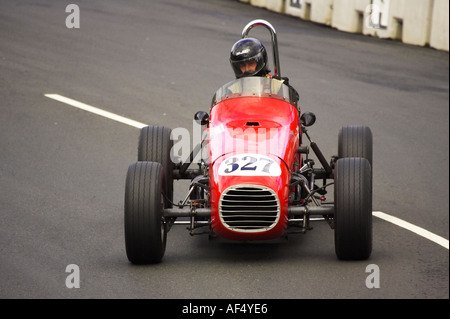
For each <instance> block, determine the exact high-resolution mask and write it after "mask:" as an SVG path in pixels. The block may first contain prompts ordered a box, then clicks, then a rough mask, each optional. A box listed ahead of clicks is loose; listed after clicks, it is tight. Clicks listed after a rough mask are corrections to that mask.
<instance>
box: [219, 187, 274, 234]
mask: <svg viewBox="0 0 450 319" xmlns="http://www.w3.org/2000/svg"><path fill="white" fill-rule="evenodd" d="M219 216H220V219H221V221H222V223H223V224H224V225H225V226H226V227H227V228H229V229H231V230H234V231H238V232H261V231H266V230H269V229H270V228H272V227H274V226H275V225H276V224H277V222H278V219H279V218H280V203H279V200H278V196H277V194H276V193H275V192H274V191H273V190H272V189H270V188H268V187H264V186H257V185H237V186H232V187H229V188H227V189H226V190H225V191H224V192H223V193H222V196H221V197H220V201H219Z"/></svg>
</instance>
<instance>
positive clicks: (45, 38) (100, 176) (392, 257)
mask: <svg viewBox="0 0 450 319" xmlns="http://www.w3.org/2000/svg"><path fill="white" fill-rule="evenodd" d="M76 4H78V5H79V8H80V28H72V29H69V28H67V27H66V23H65V22H66V17H67V16H68V15H69V13H66V12H65V9H66V5H67V4H66V3H65V2H61V1H59V2H58V1H50V0H33V1H31V0H29V1H4V0H0V75H1V76H0V114H1V115H0V190H1V191H0V254H1V257H0V298H3V299H5V298H6V299H9V298H20V299H21V298H45V299H47V298H152V299H153V298H154V299H163V298H164V299H165V298H180V299H181V298H182V299H188V298H220V299H222V298H223V299H227V298H256V299H265V298H273V299H278V298H281V299H310V298H369V299H372V298H373V299H382V298H395V299H396V298H408V299H416V298H426V299H428V298H430V299H435V298H438V299H441V298H443V299H448V298H449V252H448V248H444V247H442V246H440V245H438V244H436V243H435V242H432V241H430V240H429V239H427V238H424V237H422V236H419V235H417V234H415V233H413V232H411V231H409V230H406V229H404V228H401V227H398V226H396V225H394V224H392V223H390V222H387V221H385V220H381V219H379V218H374V225H373V226H374V229H373V230H374V249H373V254H372V256H371V258H370V260H367V261H361V262H342V261H338V260H337V259H336V257H335V253H334V239H333V231H332V230H331V229H330V228H329V227H328V225H326V224H325V223H322V224H320V223H319V224H315V225H314V226H315V227H314V230H313V231H311V232H309V233H307V234H305V235H298V236H292V237H290V238H289V240H288V241H287V242H284V243H276V244H275V243H270V244H269V243H267V244H256V245H252V244H234V243H233V244H232V243H223V242H220V241H217V242H216V241H211V242H210V241H208V239H207V238H206V237H203V236H196V237H190V236H189V234H188V232H187V231H186V230H185V229H184V226H180V227H174V228H173V229H172V230H171V231H170V232H169V236H168V245H167V250H166V255H165V257H164V260H163V262H162V263H161V264H158V265H153V266H134V265H132V264H130V263H129V262H128V260H127V258H126V255H125V247H124V234H123V197H124V184H125V175H126V170H127V168H128V165H129V164H130V163H131V162H133V161H135V160H136V157H137V139H138V135H139V130H138V129H137V128H135V127H132V126H129V125H125V124H122V123H119V122H116V121H112V120H110V119H107V118H104V117H100V116H98V115H95V114H92V113H89V112H86V111H82V110H78V109H75V108H73V107H71V106H68V105H66V104H64V103H60V102H57V101H54V100H51V99H49V98H47V97H45V96H44V94H49V93H52V94H60V95H63V96H66V97H69V98H72V99H75V100H77V101H81V102H84V103H87V104H90V105H93V106H96V107H99V108H101V109H104V110H107V111H109V112H112V113H115V114H119V115H122V116H125V117H127V118H130V119H134V120H136V121H140V122H143V123H147V124H151V125H165V126H168V127H171V128H176V127H185V128H188V129H191V128H192V118H193V115H194V113H195V112H196V111H198V110H204V111H208V110H209V104H210V101H211V97H212V95H213V93H214V92H215V90H216V89H217V88H218V87H220V86H221V85H222V84H224V83H226V82H228V81H230V80H231V79H232V78H233V75H232V70H231V68H230V66H229V64H228V54H229V50H230V48H231V46H232V44H233V43H234V42H235V41H236V40H237V39H239V37H240V34H241V31H242V28H243V27H244V26H245V25H246V24H247V23H248V22H249V21H251V20H253V19H256V18H262V19H266V20H268V21H269V22H271V23H272V24H273V25H274V27H275V28H276V30H277V32H278V42H279V51H280V59H281V73H282V75H284V76H289V78H290V82H291V84H292V85H293V86H295V87H296V88H298V90H299V92H300V96H301V108H302V110H303V111H312V112H314V113H315V114H316V115H317V123H316V124H315V125H314V126H313V127H311V128H310V129H309V133H310V135H311V136H312V138H313V139H314V140H315V141H316V142H317V144H318V145H319V146H320V148H321V149H322V151H323V152H324V153H325V156H326V157H327V158H329V157H330V156H331V155H334V154H336V152H337V133H338V130H339V128H340V127H341V126H344V125H351V124H360V125H367V126H370V127H371V129H372V132H373V136H374V171H373V174H374V202H373V209H374V211H382V212H384V213H387V214H390V215H392V216H395V217H398V218H401V219H403V220H405V221H407V222H409V223H412V224H414V225H417V226H419V227H422V228H424V229H426V230H428V231H430V232H432V233H434V234H436V235H438V236H441V237H443V238H444V239H446V240H447V243H448V238H449V214H448V211H449V157H448V154H449V106H448V103H449V56H448V53H446V52H440V51H436V50H433V49H430V48H420V47H413V46H408V45H404V44H401V43H398V42H393V41H386V40H379V39H375V38H369V37H363V36H360V35H355V34H347V33H343V32H339V31H336V30H333V29H331V28H328V27H324V26H320V25H316V24H313V23H309V22H305V21H302V20H299V19H296V18H293V17H288V16H283V15H279V14H276V13H273V12H269V11H267V10H264V9H259V8H254V7H251V6H249V5H246V4H243V3H240V2H238V1H231V0H212V1H211V0H208V1H206V0H191V1H183V0H154V1H144V0H141V1H119V0H108V1H105V0H104V1H85V0H77V1H76ZM258 32H259V31H257V30H256V29H255V33H254V34H255V36H258V37H260V38H262V39H263V40H265V38H264V37H265V36H266V33H265V31H263V32H262V33H260V34H259V33H258ZM267 39H268V36H267ZM186 191H187V189H186V184H185V182H180V183H177V184H176V187H175V198H176V199H177V200H178V199H181V197H182V196H184V194H185V192H186ZM70 264H76V265H77V266H78V267H79V274H80V288H72V289H70V288H67V286H66V280H67V279H68V276H70V275H72V274H73V273H72V272H71V271H68V272H66V267H67V266H68V265H70ZM369 264H374V265H377V266H378V268H379V274H380V286H379V288H372V289H370V288H368V287H367V286H366V279H367V278H368V276H369V275H370V274H371V273H370V272H366V267H367V266H368V265H369Z"/></svg>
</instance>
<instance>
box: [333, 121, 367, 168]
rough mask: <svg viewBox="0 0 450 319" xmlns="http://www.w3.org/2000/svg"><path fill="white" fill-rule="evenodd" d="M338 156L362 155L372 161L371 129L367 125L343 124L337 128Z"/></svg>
mask: <svg viewBox="0 0 450 319" xmlns="http://www.w3.org/2000/svg"><path fill="white" fill-rule="evenodd" d="M338 157H339V158H345V157H363V158H365V159H367V160H368V161H369V164H370V166H372V162H373V159H372V158H373V137H372V131H371V130H370V128H368V127H367V126H357V125H354V126H344V127H342V128H341V129H340V130H339V136H338Z"/></svg>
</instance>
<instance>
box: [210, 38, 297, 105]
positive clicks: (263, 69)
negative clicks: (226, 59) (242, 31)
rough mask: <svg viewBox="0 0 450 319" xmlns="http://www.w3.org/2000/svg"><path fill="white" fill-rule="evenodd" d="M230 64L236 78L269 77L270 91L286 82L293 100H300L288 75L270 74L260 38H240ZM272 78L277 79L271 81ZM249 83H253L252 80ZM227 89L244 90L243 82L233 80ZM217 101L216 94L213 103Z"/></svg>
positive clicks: (231, 53) (264, 49)
mask: <svg viewBox="0 0 450 319" xmlns="http://www.w3.org/2000/svg"><path fill="white" fill-rule="evenodd" d="M230 64H231V68H232V69H233V72H234V74H235V76H236V79H240V78H244V77H253V76H254V77H265V78H268V80H269V82H268V83H269V84H270V85H271V86H272V87H271V88H269V91H270V92H278V91H279V90H280V89H281V87H282V84H285V85H286V86H288V87H289V88H290V89H291V92H293V99H292V100H293V102H295V103H296V102H297V101H298V93H297V91H296V90H295V89H294V88H293V87H292V86H291V85H289V79H288V78H287V77H280V76H273V77H272V76H271V75H270V70H269V63H268V58H267V51H266V48H265V47H264V45H263V44H262V43H261V41H259V40H258V39H255V38H243V39H240V40H238V41H237V42H236V43H235V44H234V45H233V47H232V48H231V52H230ZM272 78H273V79H275V80H277V81H271V79H272ZM247 83H248V85H252V82H247ZM258 83H261V82H258ZM250 90H251V88H250ZM226 91H227V92H228V93H227V94H232V93H238V92H242V91H243V88H242V83H241V82H233V83H231V84H230V85H229V86H228V87H227V88H226ZM215 101H216V95H214V97H213V100H212V105H214V104H215Z"/></svg>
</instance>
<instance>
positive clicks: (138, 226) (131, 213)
mask: <svg viewBox="0 0 450 319" xmlns="http://www.w3.org/2000/svg"><path fill="white" fill-rule="evenodd" d="M163 189H164V169H163V167H162V165H161V164H159V163H155V162H136V163H133V164H131V165H130V166H129V168H128V172H127V178H126V185H125V248H126V253H127V257H128V260H129V261H130V262H132V263H133V264H151V263H158V262H160V261H161V259H162V258H163V256H164V252H165V249H166V238H167V231H166V229H165V223H164V220H163V215H162V209H163V207H164V204H163V203H164V200H163V195H162V194H163V193H162V191H163Z"/></svg>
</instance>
